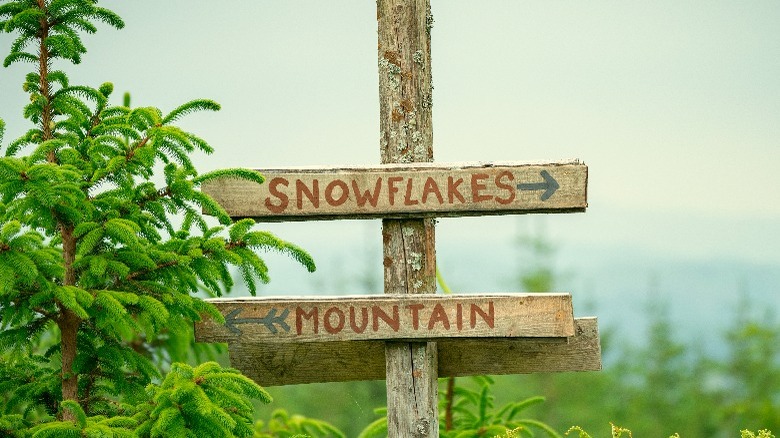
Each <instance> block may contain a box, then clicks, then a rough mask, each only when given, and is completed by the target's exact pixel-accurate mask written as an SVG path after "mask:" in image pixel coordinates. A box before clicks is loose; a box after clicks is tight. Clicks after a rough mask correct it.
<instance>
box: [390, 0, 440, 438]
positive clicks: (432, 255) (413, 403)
mask: <svg viewBox="0 0 780 438" xmlns="http://www.w3.org/2000/svg"><path fill="white" fill-rule="evenodd" d="M377 22H378V29H379V31H378V38H379V45H378V57H379V58H378V59H379V60H378V66H379V102H380V103H379V108H380V130H381V137H380V153H381V160H382V163H383V164H384V163H412V162H431V161H433V130H432V123H431V121H432V120H431V106H432V105H431V102H432V99H431V90H432V85H431V37H430V30H431V26H432V23H433V19H432V15H431V10H430V0H378V1H377ZM382 241H383V248H384V249H383V256H384V257H383V259H384V263H383V265H384V285H385V293H393V294H397V293H410V294H421V293H423V294H424V293H435V292H436V249H435V244H434V242H435V239H434V221H433V220H432V219H405V220H394V219H385V220H383V221H382ZM385 352H386V365H387V408H388V413H387V420H388V436H390V437H436V436H438V434H439V425H438V408H437V403H438V394H437V392H438V389H437V377H438V375H437V352H436V344H435V343H433V342H429V343H387V344H386V347H385Z"/></svg>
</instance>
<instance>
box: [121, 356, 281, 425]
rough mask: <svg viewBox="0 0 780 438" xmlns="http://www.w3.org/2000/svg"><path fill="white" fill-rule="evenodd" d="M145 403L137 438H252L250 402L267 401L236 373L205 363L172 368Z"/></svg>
mask: <svg viewBox="0 0 780 438" xmlns="http://www.w3.org/2000/svg"><path fill="white" fill-rule="evenodd" d="M147 392H148V394H149V400H150V401H149V402H148V403H146V404H143V405H141V407H140V409H139V411H138V412H137V413H136V414H135V416H134V418H136V419H138V422H139V426H138V427H137V429H136V433H137V434H138V436H140V437H151V438H155V437H168V436H172V437H176V436H182V437H184V436H215V437H216V436H218V437H226V438H227V437H248V436H252V433H253V432H252V413H253V410H254V409H253V407H252V404H251V402H250V400H251V399H259V400H261V401H263V402H265V403H268V402H270V401H271V397H270V395H268V393H267V392H265V390H263V389H262V388H260V387H259V386H258V385H257V384H256V383H254V382H253V381H251V380H250V379H248V378H247V377H244V376H243V375H241V374H240V373H238V372H237V371H236V370H233V369H227V368H222V367H221V366H220V365H219V364H217V363H216V362H206V363H204V364H202V365H199V366H197V367H195V368H193V367H190V366H188V365H185V364H180V363H177V364H174V366H173V367H172V368H171V371H170V373H168V375H167V376H166V377H165V379H164V380H163V382H162V383H161V384H160V385H150V386H149V387H148V388H147Z"/></svg>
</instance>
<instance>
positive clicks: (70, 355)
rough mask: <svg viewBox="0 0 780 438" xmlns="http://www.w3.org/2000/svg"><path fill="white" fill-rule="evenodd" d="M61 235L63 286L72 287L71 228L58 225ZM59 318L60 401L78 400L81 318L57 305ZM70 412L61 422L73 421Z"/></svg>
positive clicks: (73, 251) (72, 240)
mask: <svg viewBox="0 0 780 438" xmlns="http://www.w3.org/2000/svg"><path fill="white" fill-rule="evenodd" d="M60 232H61V234H62V259H63V265H64V266H65V276H64V278H63V284H64V285H65V286H74V285H75V284H76V274H75V271H74V270H73V262H74V261H75V260H76V239H75V238H74V237H73V227H72V226H69V225H64V224H60ZM59 308H60V317H59V320H58V321H57V326H58V327H59V329H60V349H61V352H62V400H78V396H79V394H78V375H77V374H75V373H74V372H73V362H74V361H75V360H76V353H77V351H78V350H77V348H76V345H77V342H76V340H77V338H78V333H79V326H80V325H81V318H79V316H78V315H76V314H75V313H73V311H71V310H69V309H67V308H65V306H63V305H62V304H60V305H59ZM74 419H75V417H73V414H72V413H71V412H70V411H65V412H63V420H74Z"/></svg>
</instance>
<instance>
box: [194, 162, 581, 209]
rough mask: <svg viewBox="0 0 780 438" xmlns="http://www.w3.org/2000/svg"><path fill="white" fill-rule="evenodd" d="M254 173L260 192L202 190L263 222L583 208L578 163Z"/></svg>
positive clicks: (213, 185)
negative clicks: (260, 181)
mask: <svg viewBox="0 0 780 438" xmlns="http://www.w3.org/2000/svg"><path fill="white" fill-rule="evenodd" d="M259 171H260V173H262V174H263V175H264V176H265V178H266V182H265V184H262V185H259V184H255V183H252V182H247V181H244V180H238V179H232V180H231V179H221V180H216V181H212V182H209V183H207V184H204V187H203V190H204V191H205V192H206V193H208V194H209V195H211V196H212V197H213V198H214V199H215V200H216V201H217V202H218V203H219V204H220V205H222V206H223V208H225V209H227V210H228V211H230V214H231V215H232V216H234V217H252V218H256V219H258V220H262V221H301V220H313V219H342V218H385V219H386V218H419V217H426V216H427V217H433V216H439V217H441V216H473V215H495V214H510V213H556V212H577V211H584V210H585V207H586V206H587V193H586V190H587V180H588V168H587V167H586V166H585V165H584V164H582V163H579V162H577V161H571V162H561V163H544V164H542V163H534V164H519V163H505V164H498V163H494V164H457V165H449V166H442V165H433V164H430V163H421V164H416V165H414V166H411V165H398V164H388V165H384V166H379V167H366V168H300V169H259Z"/></svg>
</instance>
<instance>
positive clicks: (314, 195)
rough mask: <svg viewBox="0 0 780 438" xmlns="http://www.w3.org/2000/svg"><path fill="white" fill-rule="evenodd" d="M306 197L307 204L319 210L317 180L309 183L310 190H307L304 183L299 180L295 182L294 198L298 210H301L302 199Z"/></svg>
mask: <svg viewBox="0 0 780 438" xmlns="http://www.w3.org/2000/svg"><path fill="white" fill-rule="evenodd" d="M304 196H306V198H308V199H309V202H311V205H313V206H314V208H320V182H319V180H316V179H315V180H314V181H312V183H311V190H309V188H308V187H306V183H304V182H303V181H301V180H296V181H295V198H296V204H297V206H298V210H301V209H303V197H304Z"/></svg>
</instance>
